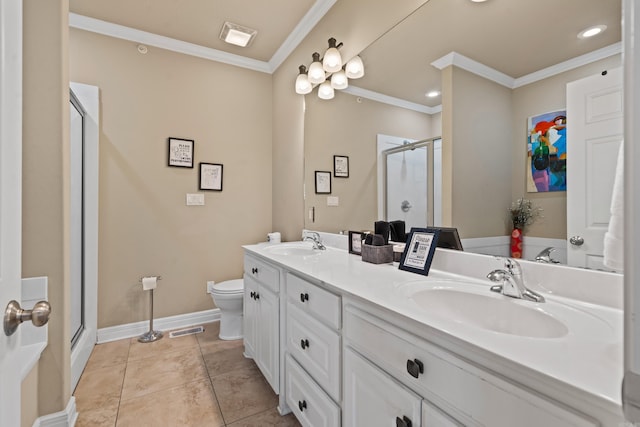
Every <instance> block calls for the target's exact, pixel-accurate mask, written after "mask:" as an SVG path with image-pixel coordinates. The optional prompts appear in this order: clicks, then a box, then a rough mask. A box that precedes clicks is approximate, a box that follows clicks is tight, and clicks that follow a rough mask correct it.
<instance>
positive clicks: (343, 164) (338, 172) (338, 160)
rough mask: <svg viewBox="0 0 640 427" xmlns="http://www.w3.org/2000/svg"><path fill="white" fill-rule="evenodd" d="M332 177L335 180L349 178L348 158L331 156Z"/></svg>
mask: <svg viewBox="0 0 640 427" xmlns="http://www.w3.org/2000/svg"><path fill="white" fill-rule="evenodd" d="M333 176H334V177H336V178H349V157H347V156H333Z"/></svg>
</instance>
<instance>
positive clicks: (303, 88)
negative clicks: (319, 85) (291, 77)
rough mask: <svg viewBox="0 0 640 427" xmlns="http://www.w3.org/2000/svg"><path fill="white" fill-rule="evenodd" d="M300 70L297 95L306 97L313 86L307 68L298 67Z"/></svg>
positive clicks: (297, 80)
mask: <svg viewBox="0 0 640 427" xmlns="http://www.w3.org/2000/svg"><path fill="white" fill-rule="evenodd" d="M298 70H300V74H298V77H296V93H298V94H300V95H306V94H307V93H309V92H311V89H313V86H311V83H309V78H308V77H307V67H305V66H304V65H301V66H299V67H298Z"/></svg>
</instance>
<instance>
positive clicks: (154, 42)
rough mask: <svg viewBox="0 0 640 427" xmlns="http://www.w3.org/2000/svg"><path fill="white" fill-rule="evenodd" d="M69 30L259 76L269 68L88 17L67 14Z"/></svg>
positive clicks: (256, 62) (255, 62) (229, 54)
mask: <svg viewBox="0 0 640 427" xmlns="http://www.w3.org/2000/svg"><path fill="white" fill-rule="evenodd" d="M69 26H70V27H72V28H77V29H79V30H85V31H91V32H93V33H97V34H102V35H105V36H110V37H115V38H119V39H123V40H128V41H132V42H136V43H142V44H145V45H149V46H155V47H158V48H161V49H166V50H170V51H173V52H177V53H183V54H185V55H191V56H196V57H199V58H203V59H208V60H210V61H216V62H222V63H224V64H229V65H235V66H238V67H242V68H248V69H250V70H254V71H259V72H262V73H268V74H271V72H272V71H271V67H270V66H269V64H268V63H267V62H264V61H257V60H255V59H250V58H246V57H244V56H240V55H234V54H231V53H227V52H223V51H221V50H217V49H211V48H208V47H204V46H200V45H197V44H194V43H188V42H184V41H181V40H176V39H173V38H170V37H164V36H160V35H158V34H153V33H148V32H146V31H140V30H136V29H134V28H130V27H125V26H123V25H118V24H113V23H111V22H106V21H101V20H99V19H95V18H90V17H88V16H83V15H78V14H75V13H69Z"/></svg>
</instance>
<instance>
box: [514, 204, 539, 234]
mask: <svg viewBox="0 0 640 427" xmlns="http://www.w3.org/2000/svg"><path fill="white" fill-rule="evenodd" d="M509 213H510V215H511V221H512V222H513V228H517V229H518V230H522V229H524V227H525V226H527V225H531V224H533V223H534V222H535V221H536V220H537V219H538V218H542V208H538V207H535V206H534V205H533V202H532V201H531V200H527V199H518V200H516V201H515V202H513V203H512V204H511V208H509Z"/></svg>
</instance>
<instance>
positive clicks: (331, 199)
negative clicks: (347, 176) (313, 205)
mask: <svg viewBox="0 0 640 427" xmlns="http://www.w3.org/2000/svg"><path fill="white" fill-rule="evenodd" d="M339 205H340V198H339V197H338V196H327V206H339Z"/></svg>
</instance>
